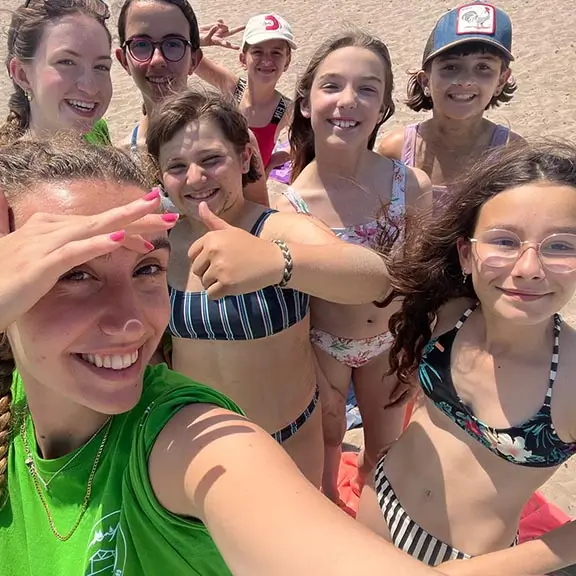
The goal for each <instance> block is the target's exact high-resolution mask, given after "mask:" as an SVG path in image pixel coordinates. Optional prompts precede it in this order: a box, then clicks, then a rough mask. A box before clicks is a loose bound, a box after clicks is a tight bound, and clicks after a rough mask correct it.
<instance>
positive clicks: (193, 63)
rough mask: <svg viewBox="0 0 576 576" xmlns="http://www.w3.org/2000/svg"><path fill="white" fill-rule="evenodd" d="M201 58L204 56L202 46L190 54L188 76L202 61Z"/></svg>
mask: <svg viewBox="0 0 576 576" xmlns="http://www.w3.org/2000/svg"><path fill="white" fill-rule="evenodd" d="M202 58H204V53H203V52H202V48H198V50H196V52H194V53H193V54H192V58H191V59H190V68H189V69H188V76H192V74H194V71H195V70H196V68H198V66H199V65H200V62H202Z"/></svg>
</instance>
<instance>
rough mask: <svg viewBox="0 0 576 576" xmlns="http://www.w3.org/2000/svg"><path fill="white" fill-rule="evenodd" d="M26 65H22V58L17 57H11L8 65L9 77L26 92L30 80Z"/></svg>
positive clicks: (28, 88)
mask: <svg viewBox="0 0 576 576" xmlns="http://www.w3.org/2000/svg"><path fill="white" fill-rule="evenodd" d="M26 68H27V66H25V65H24V63H23V62H22V60H20V59H19V58H12V60H10V64H9V65H8V70H9V72H10V78H12V80H14V82H16V84H18V86H20V88H22V90H24V92H27V91H28V90H30V88H31V85H30V80H28V72H27V70H26Z"/></svg>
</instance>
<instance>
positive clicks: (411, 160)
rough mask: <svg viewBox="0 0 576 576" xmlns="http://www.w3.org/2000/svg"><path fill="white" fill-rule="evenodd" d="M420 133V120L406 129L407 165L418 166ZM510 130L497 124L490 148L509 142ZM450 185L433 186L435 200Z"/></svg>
mask: <svg viewBox="0 0 576 576" xmlns="http://www.w3.org/2000/svg"><path fill="white" fill-rule="evenodd" d="M419 133H420V122H419V123H418V124H410V125H409V126H406V129H405V130H404V145H403V147H402V162H404V164H406V165H407V166H411V167H413V168H415V167H416V140H417V138H418V134H419ZM509 136H510V130H509V129H508V128H506V126H502V125H501V124H497V125H496V130H494V134H493V135H492V140H491V142H490V148H493V147H495V146H504V145H505V144H506V143H507V142H508V137H509ZM449 188H450V186H437V185H433V186H432V197H433V199H434V201H436V200H438V198H440V197H441V196H443V195H444V194H445V193H446V191H447V190H449Z"/></svg>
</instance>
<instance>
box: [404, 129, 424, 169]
mask: <svg viewBox="0 0 576 576" xmlns="http://www.w3.org/2000/svg"><path fill="white" fill-rule="evenodd" d="M419 126H420V123H418V124H409V125H408V126H406V128H405V129H404V143H403V144H402V162H404V164H406V165H407V166H412V167H415V166H416V138H417V136H418V127H419Z"/></svg>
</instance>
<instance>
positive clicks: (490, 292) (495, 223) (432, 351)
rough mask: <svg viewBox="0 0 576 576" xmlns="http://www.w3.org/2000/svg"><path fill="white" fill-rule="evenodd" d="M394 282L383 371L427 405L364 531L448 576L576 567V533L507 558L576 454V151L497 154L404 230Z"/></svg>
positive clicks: (375, 487) (559, 147)
mask: <svg viewBox="0 0 576 576" xmlns="http://www.w3.org/2000/svg"><path fill="white" fill-rule="evenodd" d="M390 274H391V278H392V285H393V286H394V288H395V295H396V296H401V297H402V308H401V310H400V311H399V312H398V313H397V314H395V315H394V316H393V317H392V319H391V331H392V333H393V335H394V337H395V342H394V345H393V347H392V350H391V352H390V366H391V369H392V372H393V373H394V374H396V376H397V377H398V378H399V380H400V381H402V382H404V383H407V382H409V381H411V380H414V382H416V380H417V381H418V385H419V387H420V389H421V391H422V395H421V396H422V398H421V402H420V404H419V406H418V407H417V409H416V411H415V412H414V414H413V417H412V420H411V422H410V425H409V426H408V428H407V430H406V431H405V432H404V434H403V435H402V436H401V438H400V439H399V441H398V442H397V443H396V444H394V445H393V446H392V448H391V449H390V450H389V452H388V453H387V454H386V455H385V456H384V457H382V458H381V459H380V461H379V462H378V464H377V466H376V469H375V474H374V477H373V482H372V486H371V487H367V488H366V489H365V490H364V492H363V494H362V498H361V503H360V511H359V514H358V518H359V519H360V520H361V521H362V522H364V523H365V524H367V525H368V526H370V527H372V528H373V530H374V531H376V532H377V533H379V534H381V535H382V536H384V537H385V538H387V539H388V540H391V541H392V542H393V543H394V544H395V545H396V546H397V547H399V548H401V549H402V550H404V551H405V552H408V553H409V554H411V555H413V556H415V557H416V558H418V559H420V560H422V561H424V562H426V563H428V564H431V565H439V564H442V563H443V562H446V561H449V560H452V561H453V562H450V563H449V564H447V565H442V567H441V570H442V571H443V572H445V573H446V574H452V573H455V572H452V570H458V569H459V568H458V566H459V565H460V566H461V564H460V562H458V560H461V559H467V558H470V557H471V556H478V555H482V554H488V555H487V556H485V557H482V558H476V559H473V560H469V561H467V562H469V564H465V566H469V573H472V571H475V572H476V571H479V572H478V573H482V574H485V575H486V576H489V575H496V574H507V575H512V574H548V573H550V572H553V571H555V570H560V569H561V568H563V567H565V566H567V565H570V564H574V563H576V552H575V549H574V546H573V543H574V538H575V536H576V533H575V530H574V529H575V528H576V527H575V526H573V525H572V524H569V525H566V526H564V527H562V528H560V529H558V530H556V531H554V532H552V533H550V534H548V535H546V536H545V537H543V538H542V539H539V540H535V541H532V542H529V543H526V544H522V545H521V546H518V547H515V548H512V547H513V546H514V544H515V543H516V541H517V533H518V524H519V520H520V515H521V511H522V509H523V507H524V505H525V504H526V503H527V501H528V500H529V499H530V497H531V496H532V495H533V493H534V492H535V491H536V490H537V489H538V488H539V487H540V486H541V485H542V484H544V482H546V481H547V480H548V479H549V478H550V477H551V476H552V475H553V474H554V472H555V471H556V470H557V469H558V468H559V467H560V466H561V465H562V464H563V463H564V462H566V461H567V460H568V459H569V458H570V457H571V456H572V455H573V454H574V453H576V424H575V423H576V388H575V387H574V376H573V375H574V371H575V370H576V357H575V354H574V349H575V347H576V333H575V331H574V329H573V328H572V327H570V326H568V325H566V324H565V323H563V321H562V318H561V316H560V315H559V312H560V310H562V309H563V308H564V306H565V305H566V304H567V303H568V302H569V301H570V299H571V298H572V297H573V295H574V291H575V288H576V148H575V147H574V146H572V145H568V144H550V143H547V144H539V145H538V144H536V145H527V144H524V143H522V142H518V143H514V144H512V145H510V147H509V148H507V149H500V150H499V151H494V152H492V154H490V155H489V156H487V157H486V159H485V160H484V162H483V163H480V164H479V165H478V166H477V167H476V168H474V169H473V170H472V171H471V173H470V174H469V176H468V178H467V179H466V180H465V181H464V182H463V184H462V186H461V187H460V189H459V191H456V192H455V194H454V196H453V197H451V199H450V201H449V202H448V204H447V205H446V210H445V212H443V213H442V214H439V215H438V216H437V217H436V218H435V219H434V220H432V221H428V222H420V223H415V225H414V226H411V227H409V228H408V230H407V237H406V242H405V244H404V249H403V250H402V252H400V253H398V254H397V255H396V260H395V261H393V262H392V263H391V264H390ZM434 321H435V324H434V328H433V329H431V328H430V326H431V324H433V323H434ZM453 566H456V569H455V568H454V567H453ZM460 573H462V572H460ZM466 573H468V572H466Z"/></svg>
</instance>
